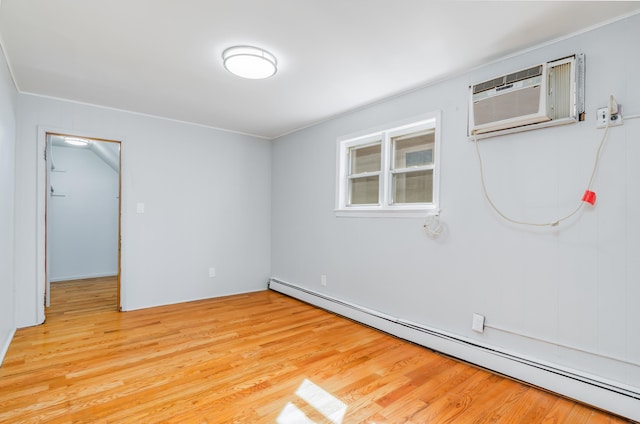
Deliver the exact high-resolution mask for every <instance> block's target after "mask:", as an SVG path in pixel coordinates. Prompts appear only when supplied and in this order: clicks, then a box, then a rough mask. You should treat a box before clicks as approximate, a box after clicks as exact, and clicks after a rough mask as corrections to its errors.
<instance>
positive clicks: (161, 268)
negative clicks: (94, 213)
mask: <svg viewBox="0 0 640 424" xmlns="http://www.w3.org/2000/svg"><path fill="white" fill-rule="evenodd" d="M18 103H19V111H18V127H17V142H16V226H15V237H16V243H15V244H16V250H15V255H16V268H15V279H16V290H17V292H16V321H17V326H18V327H23V326H28V325H34V324H37V323H38V322H40V321H41V320H42V317H43V315H42V314H43V311H44V309H43V307H42V298H43V297H42V296H43V291H44V286H43V283H41V282H39V281H38V277H37V269H38V267H39V266H40V264H38V263H37V256H38V250H39V249H40V247H39V246H38V245H37V242H36V240H37V230H38V229H39V228H40V227H41V221H40V219H39V217H38V216H37V215H38V214H37V207H38V203H37V202H38V199H37V196H36V195H35V193H36V192H37V191H36V190H37V187H38V185H37V181H38V172H37V169H38V166H39V164H40V162H41V160H42V159H41V152H38V151H37V146H38V131H39V128H40V129H42V127H48V128H59V129H61V130H62V131H63V132H64V133H72V134H75V135H86V136H94V137H99V138H103V139H112V140H113V139H115V140H120V141H122V150H121V154H122V197H123V198H122V202H123V203H122V301H123V307H124V309H125V310H131V309H138V308H144V307H150V306H155V305H162V304H169V303H177V302H183V301H188V300H194V299H201V298H208V297H214V296H221V295H227V294H232V293H240V292H247V291H252V290H260V289H264V288H265V287H266V281H267V278H268V277H269V275H270V234H271V232H270V228H269V224H270V193H271V180H270V172H271V171H270V170H271V168H270V167H271V145H270V143H269V142H267V141H265V140H261V139H256V138H253V137H249V136H243V135H238V134H233V133H228V132H224V131H219V130H214V129H210V128H203V127H198V126H194V125H187V124H183V123H178V122H172V121H167V120H162V119H157V118H151V117H147V116H143V115H136V114H131V113H126V112H121V111H115V110H110V109H104V108H97V107H92V106H87V105H82V104H76V103H71V102H65V101H58V100H53V99H48V98H42V97H37V96H32V95H26V94H20V95H19V98H18ZM139 202H140V203H142V202H143V203H144V204H145V213H144V214H137V213H136V204H137V203H139ZM209 267H216V273H217V276H216V277H215V278H209V276H208V269H209Z"/></svg>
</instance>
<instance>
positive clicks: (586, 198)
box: [473, 96, 640, 227]
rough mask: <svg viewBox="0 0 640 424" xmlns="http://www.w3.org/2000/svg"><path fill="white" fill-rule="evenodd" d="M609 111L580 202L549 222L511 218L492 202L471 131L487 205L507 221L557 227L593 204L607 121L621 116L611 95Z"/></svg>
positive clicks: (616, 119)
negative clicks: (585, 206)
mask: <svg viewBox="0 0 640 424" xmlns="http://www.w3.org/2000/svg"><path fill="white" fill-rule="evenodd" d="M608 110H609V113H610V115H609V116H610V118H609V119H607V124H606V125H605V126H604V132H603V134H602V139H601V140H600V144H599V145H598V150H597V152H596V157H595V160H594V163H593V168H592V171H591V176H590V178H589V182H588V184H587V188H586V190H585V192H584V194H583V196H582V198H581V199H580V202H578V205H577V206H576V208H575V209H574V210H573V211H571V212H570V213H568V214H566V215H564V216H562V217H561V218H558V219H556V220H553V221H549V222H528V221H522V220H518V219H513V218H511V217H509V216H507V215H506V214H504V213H503V212H502V211H501V210H500V209H499V208H498V207H497V206H496V204H495V203H494V202H493V200H492V199H491V196H490V195H489V192H488V190H487V186H486V182H485V178H484V164H483V162H482V155H481V154H480V148H479V146H478V139H477V135H476V133H475V132H474V133H473V143H474V144H475V148H476V154H477V156H478V164H479V168H480V182H481V184H482V190H483V193H484V197H485V198H486V199H487V202H488V203H489V205H490V206H491V208H492V209H493V210H494V211H495V212H496V213H497V214H498V215H499V216H500V217H502V218H503V219H505V220H506V221H508V222H511V223H513V224H518V225H525V226H532V227H557V226H558V225H559V224H560V223H561V222H563V221H566V220H568V219H569V218H571V217H573V216H574V215H575V214H577V213H578V212H579V211H580V210H581V209H582V208H583V207H584V205H585V204H589V205H591V206H595V203H596V197H597V196H596V193H595V192H594V191H593V190H592V186H593V181H594V179H595V176H596V172H597V171H598V165H599V163H600V155H601V153H602V148H603V147H604V145H605V143H606V140H607V135H608V132H609V128H610V125H609V122H616V121H618V122H622V116H621V115H620V116H615V115H616V114H621V110H622V109H621V107H620V105H618V103H617V102H616V101H615V98H614V97H613V96H610V98H609V107H608ZM638 117H640V115H635V116H628V117H626V119H635V118H638Z"/></svg>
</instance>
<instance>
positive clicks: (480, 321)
mask: <svg viewBox="0 0 640 424" xmlns="http://www.w3.org/2000/svg"><path fill="white" fill-rule="evenodd" d="M471 329H472V330H473V331H477V332H478V333H484V315H480V314H473V322H472V323H471Z"/></svg>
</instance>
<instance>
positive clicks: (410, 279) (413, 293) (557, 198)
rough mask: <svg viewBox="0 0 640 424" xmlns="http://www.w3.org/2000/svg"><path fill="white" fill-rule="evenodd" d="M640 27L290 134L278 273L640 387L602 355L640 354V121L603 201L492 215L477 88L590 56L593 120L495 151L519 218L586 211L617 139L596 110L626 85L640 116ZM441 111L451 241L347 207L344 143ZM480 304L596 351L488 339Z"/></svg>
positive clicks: (499, 186) (512, 139) (283, 153)
mask: <svg viewBox="0 0 640 424" xmlns="http://www.w3.org/2000/svg"><path fill="white" fill-rule="evenodd" d="M638 28H640V16H638V15H636V16H633V17H630V18H627V19H625V20H622V21H619V22H616V23H613V24H611V25H608V26H605V27H602V28H598V29H595V30H592V31H589V32H587V33H584V34H581V35H577V36H575V37H573V38H569V39H566V40H563V41H559V42H556V43H553V44H550V45H547V46H544V47H541V48H539V49H536V50H532V51H529V52H526V53H524V54H521V55H517V56H514V57H512V58H509V59H505V60H502V61H500V62H497V63H493V64H490V65H488V66H485V67H482V68H478V69H476V70H473V71H472V72H470V73H469V74H466V75H462V76H459V77H456V78H453V79H451V80H447V81H443V82H441V83H438V84H435V85H432V86H429V87H425V88H423V89H420V90H416V91H414V92H412V93H409V94H406V95H404V96H400V97H396V98H393V99H390V100H388V101H386V102H382V103H378V104H376V105H372V106H370V107H368V108H365V109H362V110H359V111H356V112H353V113H350V114H345V115H342V116H340V117H337V118H335V119H333V120H331V121H328V122H325V123H322V124H319V125H317V126H315V127H311V128H307V129H305V130H302V131H299V132H297V133H294V134H290V135H288V136H284V137H282V138H280V139H278V140H276V141H275V144H274V153H273V171H272V172H273V173H272V175H273V187H274V192H273V198H272V205H273V212H272V215H273V217H272V223H273V224H272V225H273V239H272V240H273V241H272V252H273V254H272V269H273V275H274V277H275V278H278V279H282V280H284V281H288V282H292V283H294V284H297V285H300V286H302V287H305V288H308V289H311V290H315V291H319V292H322V293H325V294H327V295H330V296H333V297H336V298H339V299H342V300H345V301H348V302H353V303H357V304H359V305H362V306H364V307H367V308H371V309H374V310H378V311H381V312H384V313H387V314H390V315H393V316H397V317H401V318H404V319H408V320H411V321H414V322H418V323H421V324H423V325H426V326H429V327H434V328H438V329H440V330H442V331H445V332H450V333H454V334H457V335H460V336H462V337H467V338H470V339H477V340H478V341H482V342H484V343H489V344H490V345H493V346H496V347H499V348H503V349H507V350H509V351H513V352H517V353H520V354H522V355H526V356H531V357H533V358H535V359H537V360H540V361H546V362H549V363H552V364H557V365H558V366H563V367H567V368H570V369H575V370H580V371H582V372H586V373H589V374H593V375H595V376H597V377H598V378H602V379H603V380H606V379H609V380H611V381H614V382H619V383H621V384H628V385H630V386H632V387H634V388H635V389H636V390H640V378H638V376H639V375H640V370H639V368H640V367H638V366H637V365H632V364H628V363H625V362H624V361H617V360H612V359H607V358H604V357H602V355H605V356H612V357H616V358H620V359H623V360H625V361H629V362H635V363H640V342H639V341H638V340H639V339H638V337H637V336H638V334H640V315H639V314H638V312H637V310H638V308H637V307H636V303H637V299H638V298H639V293H640V289H639V282H640V266H639V265H638V260H637V258H638V257H640V243H639V242H638V240H639V239H640V225H639V224H638V220H637V217H638V216H640V202H639V201H638V197H639V196H638V193H639V192H640V190H639V187H638V181H640V174H638V172H639V171H638V167H637V166H636V165H635V164H636V163H637V161H638V160H640V150H639V148H638V140H640V120H630V121H628V122H626V123H625V124H624V126H623V127H618V128H611V130H610V139H609V141H608V144H607V146H606V148H605V149H604V151H603V154H602V163H601V168H600V171H599V172H598V176H597V179H596V182H595V185H594V190H595V191H596V192H597V194H598V203H597V204H596V206H595V207H593V208H592V207H586V208H584V210H583V211H582V212H581V213H580V214H579V216H578V219H576V220H573V221H571V222H565V223H563V224H561V225H560V227H559V228H547V229H532V228H521V227H518V226H516V225H513V224H510V223H507V222H504V221H502V220H501V219H500V218H499V217H498V216H497V215H496V214H495V213H494V212H493V211H491V210H490V208H489V206H488V205H487V202H486V201H485V199H484V197H483V194H482V188H481V185H480V181H479V176H478V161H477V158H476V153H475V150H474V146H473V144H472V143H471V142H469V141H468V140H467V138H466V129H467V127H466V119H467V100H468V99H467V95H468V93H467V89H468V86H469V85H470V84H473V83H476V82H478V81H482V80H484V79H487V78H491V77H494V76H496V75H500V74H503V73H507V72H510V71H513V70H517V69H522V68H524V67H527V66H531V65H534V64H536V63H541V62H544V61H548V60H552V59H556V58H560V57H564V56H568V55H571V54H574V53H585V54H586V58H587V72H586V74H587V80H586V109H587V120H586V121H585V122H582V123H579V124H575V125H567V126H563V127H555V128H548V129H542V130H538V131H531V132H524V133H520V134H513V135H508V136H503V137H498V138H492V139H488V140H484V141H481V145H480V147H481V151H482V155H483V159H484V162H485V167H486V168H485V171H486V172H485V173H486V180H487V186H488V188H489V190H490V193H491V195H492V197H493V199H494V201H495V203H496V204H497V205H499V206H500V207H501V208H502V209H503V210H504V211H505V212H506V213H508V214H509V215H513V216H514V217H516V218H522V219H526V220H535V221H551V220H554V219H556V218H558V217H561V216H563V215H565V214H567V213H568V212H570V211H572V210H573V209H574V208H575V207H576V206H577V205H578V204H579V201H580V199H581V197H582V194H583V192H584V189H585V188H586V184H587V182H588V179H589V176H590V172H591V168H592V165H593V160H594V156H595V153H596V149H597V147H598V143H599V142H600V139H601V137H602V134H603V131H602V130H596V129H595V122H594V120H595V109H596V108H597V107H600V106H604V105H606V104H607V101H608V98H609V95H610V94H614V95H615V96H616V98H617V99H618V101H619V102H620V103H622V104H623V105H624V108H625V109H624V110H625V113H627V114H638V113H640V57H639V56H638V55H637V54H635V51H632V50H630V49H629V48H628V43H630V42H632V40H637V39H640V30H639V29H638ZM438 109H439V110H442V120H443V123H442V156H441V160H442V167H441V170H442V171H441V172H442V174H441V208H442V213H441V219H442V222H443V223H444V224H445V225H446V230H445V236H443V237H442V238H441V239H438V240H431V239H429V238H428V237H427V236H426V235H425V234H424V233H423V232H422V220H420V219H408V218H405V219H382V218H380V219H358V218H337V217H335V216H334V215H333V213H332V211H333V208H334V204H335V192H334V190H335V172H336V146H337V144H336V140H337V139H338V138H339V137H342V136H345V135H349V134H353V133H357V132H361V131H364V130H367V129H368V128H373V127H377V126H380V125H382V124H385V123H387V122H394V121H396V120H399V119H406V118H408V117H411V116H416V115H419V114H421V113H426V112H430V111H434V110H438ZM301 158H313V160H312V161H309V160H306V159H304V160H301ZM321 274H324V275H327V282H328V284H327V286H326V287H323V286H321V285H320V284H319V281H320V275H321ZM474 312H477V313H481V314H483V315H485V316H486V318H487V323H489V324H493V325H497V326H500V327H504V328H507V329H510V330H513V331H515V332H519V333H522V334H524V335H529V336H533V337H536V338H540V339H545V340H548V341H549V342H559V343H561V344H564V345H569V346H573V347H576V348H578V349H580V350H585V351H589V352H592V353H593V354H589V353H584V352H581V351H580V350H575V349H568V348H562V347H557V346H555V345H554V344H553V343H544V342H540V341H535V340H532V339H528V338H526V337H522V336H517V335H514V334H510V333H503V332H499V331H497V330H492V329H488V330H487V331H486V332H485V333H484V334H482V335H480V334H477V333H474V332H473V331H472V330H471V317H472V314H473V313H474Z"/></svg>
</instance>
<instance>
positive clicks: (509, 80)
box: [473, 65, 544, 94]
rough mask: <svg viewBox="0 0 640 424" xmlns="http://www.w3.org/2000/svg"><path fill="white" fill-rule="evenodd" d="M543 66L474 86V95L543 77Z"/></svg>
mask: <svg viewBox="0 0 640 424" xmlns="http://www.w3.org/2000/svg"><path fill="white" fill-rule="evenodd" d="M543 68H544V67H543V66H542V65H538V66H534V67H532V68H529V69H524V70H522V71H518V72H514V73H512V74H508V75H504V76H501V77H498V78H494V79H492V80H489V81H485V82H481V83H479V84H476V85H474V86H473V94H478V93H481V92H483V91H487V90H491V89H492V88H496V87H500V86H502V85H505V84H513V83H514V82H518V81H522V80H526V79H529V78H533V77H537V76H540V75H542V72H543Z"/></svg>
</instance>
